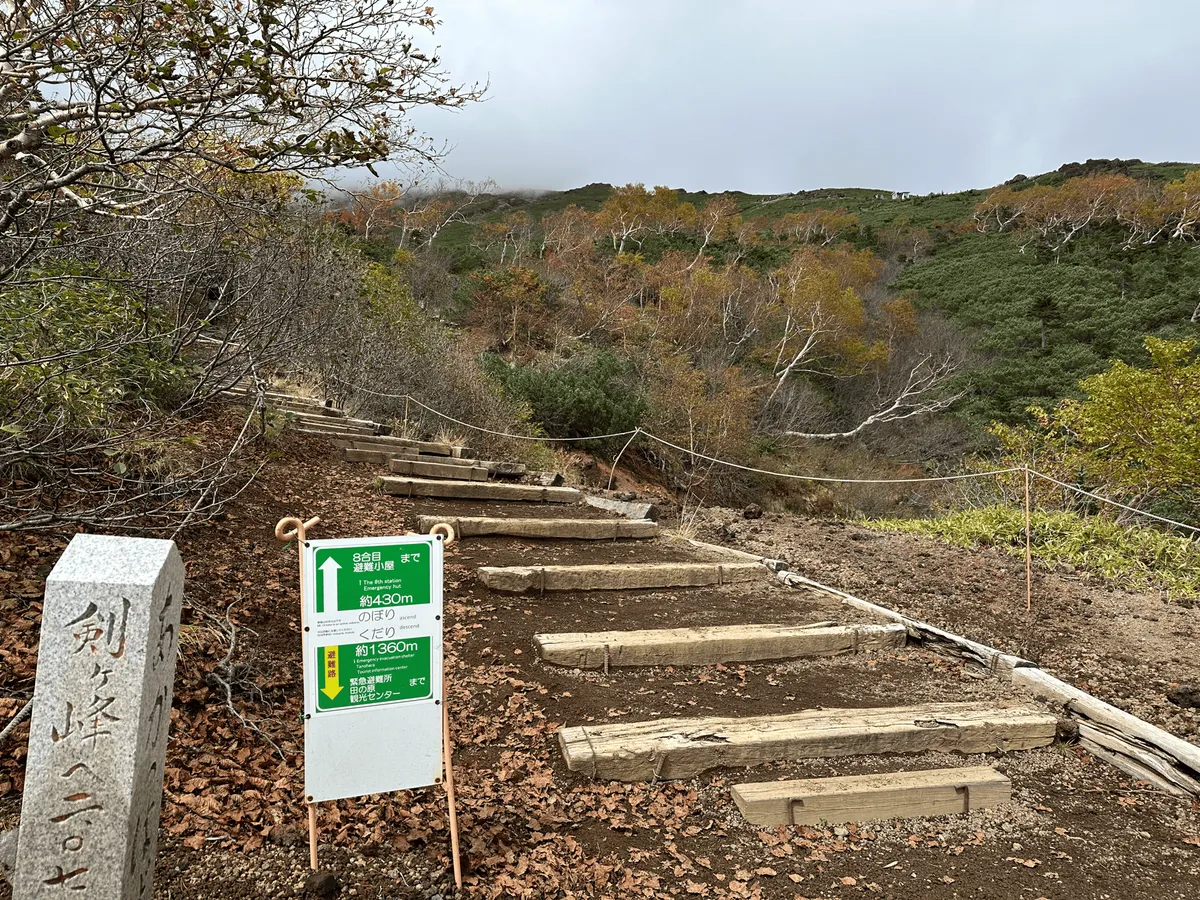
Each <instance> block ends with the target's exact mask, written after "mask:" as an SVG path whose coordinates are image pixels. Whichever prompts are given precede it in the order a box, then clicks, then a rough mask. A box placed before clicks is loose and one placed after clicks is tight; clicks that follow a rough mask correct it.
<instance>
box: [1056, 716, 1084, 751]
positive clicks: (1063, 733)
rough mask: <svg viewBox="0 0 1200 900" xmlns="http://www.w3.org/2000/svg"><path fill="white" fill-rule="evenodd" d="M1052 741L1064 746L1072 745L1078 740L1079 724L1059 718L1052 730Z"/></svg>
mask: <svg viewBox="0 0 1200 900" xmlns="http://www.w3.org/2000/svg"><path fill="white" fill-rule="evenodd" d="M1054 739H1055V740H1057V741H1061V742H1062V743H1064V744H1073V743H1075V742H1076V741H1078V740H1079V723H1078V722H1076V721H1075V720H1074V719H1068V718H1067V717H1066V716H1062V717H1060V718H1059V720H1058V722H1057V723H1056V724H1055V728H1054Z"/></svg>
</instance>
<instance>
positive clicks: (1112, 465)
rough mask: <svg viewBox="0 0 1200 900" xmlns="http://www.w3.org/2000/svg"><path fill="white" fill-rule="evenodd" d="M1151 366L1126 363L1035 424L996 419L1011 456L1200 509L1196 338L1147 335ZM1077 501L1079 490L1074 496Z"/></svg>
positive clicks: (1127, 496) (1065, 476) (1129, 493)
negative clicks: (1018, 424) (1179, 338)
mask: <svg viewBox="0 0 1200 900" xmlns="http://www.w3.org/2000/svg"><path fill="white" fill-rule="evenodd" d="M1146 351H1147V353H1148V354H1149V357H1150V365H1149V366H1147V367H1145V368H1139V367H1136V366H1131V365H1128V364H1126V363H1123V362H1115V363H1113V364H1112V365H1111V366H1110V367H1109V368H1108V370H1107V371H1105V372H1101V373H1099V374H1097V375H1092V376H1090V377H1088V378H1085V379H1084V380H1083V381H1082V382H1081V383H1080V385H1079V386H1080V389H1081V390H1082V392H1083V394H1084V397H1083V399H1081V400H1064V401H1063V402H1062V403H1060V404H1059V405H1058V406H1057V407H1056V408H1054V409H1053V410H1050V411H1046V410H1043V409H1039V408H1034V409H1032V410H1030V412H1031V413H1032V414H1033V417H1034V425H1033V426H1032V427H1028V426H1002V425H1000V426H995V427H994V428H993V433H994V434H995V435H996V436H997V437H998V438H999V439H1000V442H1001V444H1002V445H1003V447H1004V449H1005V452H1006V453H1007V454H1008V458H1009V459H1010V460H1011V461H1013V462H1015V463H1017V464H1018V465H1029V466H1032V467H1035V468H1038V469H1040V470H1042V471H1047V472H1048V473H1049V474H1052V475H1055V476H1057V477H1058V478H1059V479H1060V480H1063V481H1068V482H1070V483H1076V482H1080V481H1082V482H1083V483H1086V484H1089V485H1091V486H1092V487H1093V488H1094V489H1098V490H1102V491H1104V492H1105V493H1106V494H1107V495H1109V496H1112V497H1115V498H1118V499H1121V500H1124V501H1125V502H1127V503H1129V504H1131V505H1140V504H1145V503H1154V502H1158V501H1169V502H1170V503H1172V504H1175V505H1176V507H1175V508H1186V509H1188V510H1189V511H1190V513H1191V515H1192V516H1193V517H1194V516H1195V515H1196V513H1197V512H1198V511H1200V425H1198V424H1197V423H1200V360H1198V359H1197V358H1196V341H1194V340H1175V341H1172V340H1163V339H1160V338H1153V337H1149V338H1146ZM1067 499H1068V500H1069V501H1070V502H1072V503H1073V502H1074V498H1073V497H1068V498H1067Z"/></svg>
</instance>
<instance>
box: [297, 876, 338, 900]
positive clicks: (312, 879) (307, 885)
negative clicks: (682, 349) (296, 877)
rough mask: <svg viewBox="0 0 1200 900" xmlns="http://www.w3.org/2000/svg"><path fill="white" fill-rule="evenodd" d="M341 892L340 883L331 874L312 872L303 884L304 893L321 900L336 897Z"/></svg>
mask: <svg viewBox="0 0 1200 900" xmlns="http://www.w3.org/2000/svg"><path fill="white" fill-rule="evenodd" d="M341 890H342V883H341V882H340V881H338V877H337V876H336V875H334V874H333V873H332V872H313V873H312V874H311V875H309V876H308V880H307V881H305V882H304V892H305V893H306V894H309V895H311V896H313V897H320V898H322V900H330V898H332V897H336V896H337V895H338V893H339V892H340V891H341Z"/></svg>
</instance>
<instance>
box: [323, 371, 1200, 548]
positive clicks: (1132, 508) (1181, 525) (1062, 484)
mask: <svg viewBox="0 0 1200 900" xmlns="http://www.w3.org/2000/svg"><path fill="white" fill-rule="evenodd" d="M333 377H334V378H337V376H336V375H335V376H333ZM337 380H338V381H342V379H340V378H337ZM342 383H343V384H346V385H348V386H350V387H352V388H353V389H354V390H358V391H363V392H364V393H368V394H374V395H375V396H377V397H387V398H390V399H393V400H411V401H412V402H413V403H415V404H417V406H419V407H421V408H422V409H425V410H428V411H429V412H431V413H433V414H434V415H435V416H441V417H442V418H443V419H446V420H447V421H450V422H453V423H454V424H456V425H461V426H462V427H463V428H471V429H473V430H475V431H480V432H483V433H484V434H491V435H495V436H496V437H505V438H513V439H514V440H520V441H572V442H576V443H583V442H584V441H600V440H605V439H606V438H615V437H630V436H636V435H637V434H639V433H641V434H644V435H645V436H646V437H648V438H650V439H651V440H654V441H658V443H660V444H663V445H664V446H667V447H671V448H673V449H675V450H678V451H679V452H680V453H686V454H688V455H689V456H692V457H694V458H696V459H703V460H705V461H707V462H711V463H714V464H715V465H721V466H726V467H728V468H730V469H738V470H740V471H742V472H753V473H754V474H756V475H769V476H771V477H773V478H791V479H793V480H795V481H813V482H821V483H824V484H929V483H931V482H938V481H961V480H963V479H967V478H989V477H991V476H993V475H1008V474H1010V473H1013V472H1023V471H1025V468H1026V467H1024V466H1012V467H1010V468H1006V469H990V470H989V471H987V472H965V473H962V474H960V475H933V476H927V477H925V478H834V477H831V476H825V475H796V474H794V473H792V472H776V471H773V470H771V469H759V468H756V467H755V466H744V465H742V464H741V463H735V462H729V461H728V460H724V459H720V458H718V457H716V456H709V455H707V454H705V453H699V452H697V451H695V450H689V449H688V448H687V447H681V446H680V445H679V444H675V443H672V442H671V441H668V440H667V439H666V438H660V437H659V436H658V435H656V434H653V433H651V432H649V431H646V430H645V429H643V428H641V427H640V426H639V427H637V428H633V429H630V430H629V431H617V432H613V433H612V434H600V435H593V436H591V437H573V438H553V437H530V436H529V435H525V434H510V433H509V432H506V431H493V430H492V429H490V428H484V427H483V426H481V425H472V424H471V423H470V422H464V421H463V420H462V419H456V418H454V417H453V416H449V415H447V414H446V413H444V412H441V411H440V410H436V409H434V408H433V407H432V406H429V405H427V404H425V403H422V402H421V401H420V400H418V399H417V398H416V397H413V396H412V395H411V394H386V393H382V392H380V391H373V390H371V389H369V388H364V387H357V386H355V385H350V384H349V382H346V381H342ZM631 440H632V438H631ZM626 446H628V445H626ZM622 452H624V451H623V450H622ZM1029 474H1031V475H1036V476H1037V477H1038V478H1042V479H1044V480H1046V481H1050V482H1053V483H1054V484H1057V485H1058V486H1059V487H1063V488H1066V489H1067V490H1069V491H1074V492H1075V493H1077V494H1082V495H1083V496H1085V497H1091V498H1092V499H1093V500H1098V501H1099V502H1101V503H1107V504H1109V505H1111V506H1116V507H1119V508H1120V509H1123V510H1126V511H1127V512H1131V513H1134V514H1136V515H1139V516H1145V517H1146V518H1148V519H1153V520H1155V521H1156V522H1162V523H1163V524H1164V525H1172V526H1174V527H1176V528H1182V529H1184V530H1186V531H1190V532H1192V533H1193V534H1200V528H1197V527H1196V526H1194V525H1187V524H1184V523H1183V522H1177V521H1175V520H1174V519H1168V518H1166V517H1165V516H1159V515H1155V514H1154V513H1152V512H1146V510H1144V509H1138V508H1137V507H1136V506H1128V505H1126V504H1124V503H1120V502H1118V501H1116V500H1110V499H1109V498H1108V497H1102V496H1100V495H1099V494H1093V493H1092V492H1091V491H1086V490H1084V489H1083V488H1081V487H1078V486H1077V485H1073V484H1067V483H1066V482H1063V481H1059V480H1058V479H1057V478H1051V477H1050V476H1049V475H1044V474H1043V473H1041V472H1038V471H1036V470H1034V469H1029Z"/></svg>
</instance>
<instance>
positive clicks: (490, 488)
mask: <svg viewBox="0 0 1200 900" xmlns="http://www.w3.org/2000/svg"><path fill="white" fill-rule="evenodd" d="M376 484H377V485H378V486H379V488H380V490H382V491H383V492H384V493H385V494H391V495H393V496H396V497H447V498H452V499H458V500H512V501H515V502H525V503H538V502H541V503H575V502H576V501H578V500H579V497H580V494H579V491H577V490H575V488H569V487H539V486H538V485H535V484H501V483H497V482H494V481H484V482H479V481H439V480H437V479H425V478H380V479H378V481H377V482H376Z"/></svg>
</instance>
